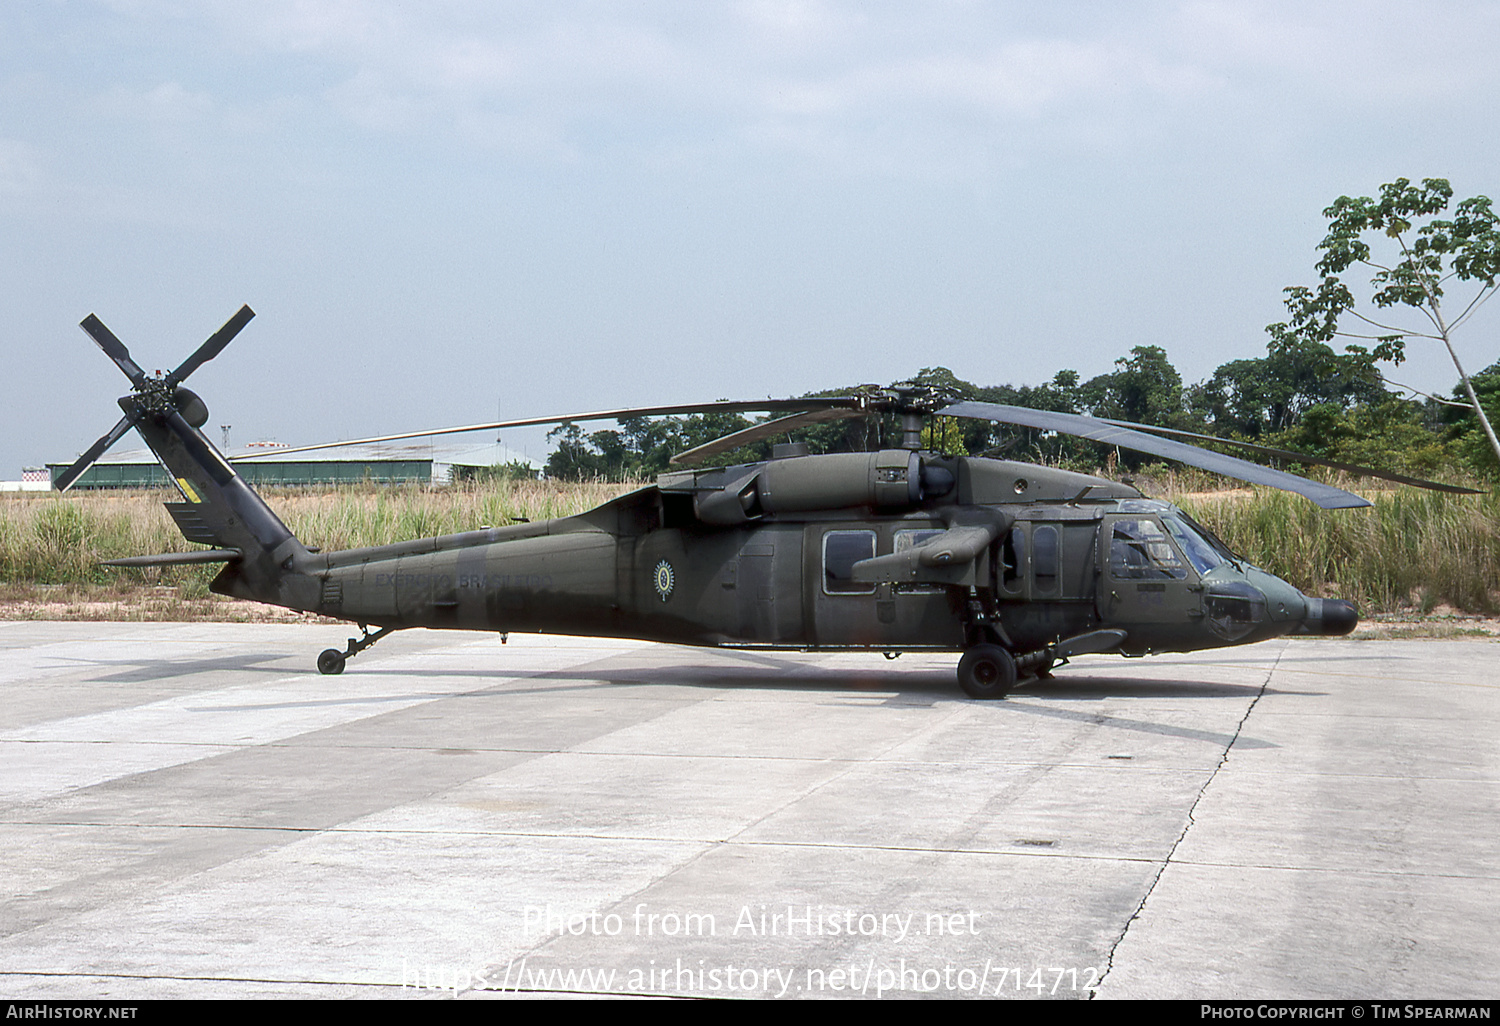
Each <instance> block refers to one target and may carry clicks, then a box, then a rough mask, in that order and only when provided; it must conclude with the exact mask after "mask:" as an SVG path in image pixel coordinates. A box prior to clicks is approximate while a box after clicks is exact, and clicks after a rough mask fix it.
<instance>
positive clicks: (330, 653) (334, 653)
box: [318, 648, 344, 673]
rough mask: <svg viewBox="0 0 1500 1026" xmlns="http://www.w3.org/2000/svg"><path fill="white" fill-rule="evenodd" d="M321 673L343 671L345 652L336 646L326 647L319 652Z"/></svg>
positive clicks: (319, 670) (319, 669)
mask: <svg viewBox="0 0 1500 1026" xmlns="http://www.w3.org/2000/svg"><path fill="white" fill-rule="evenodd" d="M318 672H319V673H343V672H344V653H342V652H340V651H339V650H338V649H336V648H325V649H324V650H323V651H322V652H319V653H318Z"/></svg>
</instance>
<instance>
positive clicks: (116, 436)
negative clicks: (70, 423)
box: [54, 417, 135, 492]
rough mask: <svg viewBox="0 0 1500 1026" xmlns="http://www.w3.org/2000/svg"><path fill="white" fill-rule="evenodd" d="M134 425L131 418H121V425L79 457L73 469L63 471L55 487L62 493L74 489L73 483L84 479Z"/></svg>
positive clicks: (110, 430)
mask: <svg viewBox="0 0 1500 1026" xmlns="http://www.w3.org/2000/svg"><path fill="white" fill-rule="evenodd" d="M134 424H135V422H134V421H133V420H131V419H130V418H129V417H121V418H120V423H118V424H116V425H115V426H114V427H112V428H110V429H109V433H108V434H106V435H105V436H104V437H102V438H100V439H99V440H98V441H97V442H95V443H94V444H93V445H91V446H89V450H88V452H86V453H84V454H83V455H82V456H80V457H78V459H77V461H76V462H75V463H74V464H73V465H72V466H71V467H69V468H68V469H67V470H65V471H63V473H62V476H61V477H59V478H58V479H57V481H56V483H55V485H54V487H56V488H57V490H58V491H60V492H65V491H67V490H68V489H69V488H71V487H73V482H74V481H77V480H78V479H79V478H80V477H82V476H83V472H84V471H86V470H88V469H89V467H90V466H91V465H92V464H93V462H94V461H95V460H97V459H98V458H99V457H100V456H103V455H104V453H105V451H106V450H107V449H108V448H109V447H110V446H111V445H114V444H115V443H116V442H118V441H119V440H120V436H121V435H123V434H125V432H127V431H129V430H130V429H131V427H132V426H133V425H134Z"/></svg>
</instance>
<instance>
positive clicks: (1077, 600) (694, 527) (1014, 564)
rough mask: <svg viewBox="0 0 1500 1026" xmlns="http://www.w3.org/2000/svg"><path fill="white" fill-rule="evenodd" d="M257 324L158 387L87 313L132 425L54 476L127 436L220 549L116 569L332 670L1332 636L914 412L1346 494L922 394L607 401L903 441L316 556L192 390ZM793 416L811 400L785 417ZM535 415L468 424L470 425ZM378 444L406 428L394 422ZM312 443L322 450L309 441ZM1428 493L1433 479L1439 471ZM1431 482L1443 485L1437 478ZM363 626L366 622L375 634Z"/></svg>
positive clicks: (1255, 573) (970, 662)
mask: <svg viewBox="0 0 1500 1026" xmlns="http://www.w3.org/2000/svg"><path fill="white" fill-rule="evenodd" d="M253 316H254V314H253V312H252V311H251V310H250V308H249V307H244V308H242V309H241V310H240V311H239V313H237V314H236V315H235V316H234V317H233V318H231V319H230V321H229V322H228V323H226V324H225V325H224V327H222V328H221V329H219V331H218V332H216V333H215V334H214V335H213V336H211V337H210V338H209V339H208V340H207V341H206V342H205V343H204V344H203V345H202V346H200V347H199V348H198V349H197V350H196V351H195V352H194V353H193V354H192V355H191V356H190V357H189V358H188V359H187V360H186V361H184V363H183V364H182V365H181V366H179V367H178V368H177V369H176V370H174V371H172V372H171V373H170V374H166V375H161V374H158V375H156V376H150V375H147V374H146V373H145V372H144V371H143V370H142V369H141V368H140V366H139V365H138V364H136V363H135V361H134V360H133V359H132V358H131V356H130V353H129V351H128V349H126V347H125V346H124V344H123V343H121V342H120V341H119V339H117V338H115V336H114V335H113V334H112V333H111V332H110V331H109V329H108V328H106V327H105V326H104V325H103V324H102V323H101V322H100V321H99V320H98V318H96V317H94V316H93V315H90V316H89V317H88V318H85V320H84V322H83V324H82V327H83V328H84V330H85V332H87V333H88V334H89V336H90V337H91V338H93V340H94V341H95V342H96V343H97V344H98V345H99V347H100V348H101V349H102V350H103V351H104V352H105V354H106V355H108V356H109V357H110V358H111V359H112V360H113V361H114V362H115V364H116V365H117V366H118V367H119V368H120V370H121V371H122V372H123V373H124V374H125V375H126V377H127V378H129V379H130V382H131V385H132V392H131V394H130V395H127V396H124V397H122V398H121V399H120V400H119V405H120V408H121V410H122V411H123V413H124V417H123V419H121V420H120V422H119V423H118V424H116V425H115V426H114V428H112V429H111V430H110V431H109V432H108V433H107V434H105V435H104V436H103V437H102V438H100V439H99V440H98V441H97V442H95V443H94V445H93V446H92V447H91V448H90V449H89V450H88V451H87V452H85V453H84V454H83V455H82V456H80V457H79V459H78V461H77V462H76V463H75V464H74V465H73V466H72V467H70V468H69V469H68V470H67V471H66V472H65V473H64V474H63V475H62V476H61V477H60V478H59V479H58V487H59V488H64V489H65V488H66V487H68V486H69V485H71V484H72V483H73V482H74V481H76V480H77V479H78V477H79V476H80V475H81V474H82V473H83V472H84V471H85V470H86V469H87V468H88V466H89V465H90V464H91V463H92V462H93V461H94V460H96V459H97V458H98V457H99V456H100V455H101V454H102V453H103V452H104V451H105V450H106V449H108V448H109V446H110V445H112V444H113V443H114V442H115V441H116V440H117V439H118V438H120V437H121V436H122V435H123V434H125V433H126V432H127V431H128V430H130V429H131V428H134V429H136V430H137V431H139V432H140V434H141V437H142V438H143V439H145V441H146V444H147V445H148V446H150V447H151V449H152V451H153V452H154V453H155V454H156V456H157V458H158V459H160V460H161V462H162V464H163V465H164V466H165V467H166V468H167V469H168V471H169V472H170V473H171V475H172V478H173V480H174V482H175V483H176V485H177V488H178V491H179V492H180V493H181V496H182V501H181V502H174V503H168V504H167V509H168V511H169V512H170V514H171V515H172V518H173V519H174V520H175V521H176V523H177V526H178V527H179V529H180V530H181V531H182V533H183V535H184V537H186V538H187V539H188V540H189V541H192V542H195V543H199V544H203V545H208V546H212V548H207V549H200V550H197V551H194V552H188V553H169V554H164V555H147V556H134V557H129V558H125V559H117V560H110V561H108V562H109V564H111V565H115V566H166V565H172V564H183V563H212V562H221V563H223V564H224V566H223V570H222V571H220V573H219V575H218V576H217V577H216V578H215V579H214V581H213V583H212V585H211V587H212V589H213V590H214V591H215V592H218V593H220V594H224V595H232V596H236V597H239V598H244V599H250V600H253V601H257V602H267V603H272V604H275V605H280V606H286V607H288V608H291V609H298V610H305V611H307V612H314V613H321V614H324V615H327V616H331V617H337V618H340V619H343V620H348V621H351V622H353V623H357V624H359V625H360V626H361V628H362V629H363V630H364V637H363V638H362V639H352V638H351V639H350V641H349V647H348V648H347V650H345V651H342V652H340V651H339V650H337V649H329V650H327V651H325V652H323V653H322V655H320V656H319V657H318V668H319V669H320V670H321V671H322V672H324V673H340V672H342V671H343V669H344V664H345V661H346V660H347V659H348V658H350V657H352V656H354V655H357V654H358V653H359V652H361V651H363V650H364V649H365V648H368V647H369V646H370V645H372V644H374V643H375V642H376V641H377V640H379V638H381V637H383V636H384V635H385V634H387V633H389V632H390V631H392V630H399V629H402V628H407V627H433V628H449V629H460V630H482V631H496V632H500V633H502V634H509V633H512V632H537V633H551V634H574V635H593V636H604V637H619V638H639V639H643V640H649V641H662V642H672V643H676V644H685V645H714V646H738V647H750V648H783V649H809V650H826V649H868V650H876V651H881V652H886V653H888V654H892V653H899V652H903V651H908V650H940V651H961V652H963V653H964V655H963V658H962V659H961V660H960V662H959V666H958V677H959V683H960V684H961V685H962V686H963V688H964V690H965V691H967V692H968V693H969V694H970V695H972V696H974V697H977V698H998V697H1001V696H1003V695H1004V694H1005V692H1006V691H1007V690H1009V688H1010V687H1011V686H1012V685H1014V683H1015V682H1016V680H1017V678H1018V676H1019V675H1021V674H1026V675H1045V674H1046V673H1047V672H1048V670H1049V668H1050V667H1052V666H1053V665H1054V664H1056V663H1057V662H1058V661H1060V660H1061V661H1066V660H1067V659H1068V658H1069V657H1071V656H1074V655H1080V654H1084V653H1093V652H1118V653H1121V654H1124V655H1144V654H1146V653H1148V652H1185V651H1193V650H1196V649H1204V648H1215V647H1219V646H1224V645H1238V644H1245V643H1248V642H1253V641H1259V640H1262V639H1265V638H1272V637H1276V636H1278V635H1282V634H1288V633H1303V634H1344V633H1347V632H1348V631H1350V630H1352V629H1353V627H1354V625H1355V623H1356V622H1357V615H1356V613H1355V610H1354V607H1353V606H1351V605H1350V604H1348V603H1347V602H1340V601H1336V600H1324V599H1317V598H1308V597H1306V596H1304V595H1302V594H1301V593H1300V592H1299V591H1297V589H1296V588H1294V587H1292V586H1291V585H1290V584H1288V583H1286V582H1285V581H1282V580H1280V579H1279V578H1277V577H1275V576H1273V575H1271V574H1269V573H1266V572H1265V571H1263V570H1260V569H1258V568H1256V567H1253V566H1250V565H1249V564H1247V563H1246V562H1245V561H1244V560H1243V559H1241V558H1239V557H1237V556H1235V555H1234V553H1232V552H1231V551H1230V550H1229V549H1228V547H1226V546H1225V545H1224V544H1223V543H1222V542H1220V541H1219V540H1218V539H1216V538H1215V537H1214V536H1213V534H1212V533H1211V532H1209V531H1207V530H1206V529H1204V528H1203V527H1201V526H1200V525H1198V524H1195V523H1194V522H1193V521H1192V520H1191V519H1190V518H1189V517H1188V516H1186V515H1185V514H1184V513H1182V511H1181V510H1178V509H1176V508H1175V507H1173V506H1171V505H1169V504H1167V503H1164V502H1158V501H1155V500H1151V499H1147V498H1145V497H1143V496H1142V495H1141V494H1140V492H1138V491H1137V490H1136V489H1135V488H1133V487H1131V486H1130V485H1126V484H1121V483H1117V482H1113V481H1108V480H1105V479H1103V478H1099V477H1091V476H1088V475H1083V474H1075V473H1071V472H1068V471H1063V470H1056V469H1052V468H1047V467H1039V466H1034V465H1032V464H1024V463H1010V462H1003V461H999V460H991V459H985V458H980V457H969V456H945V455H941V454H937V453H932V452H925V451H922V450H921V437H922V421H923V415H924V413H932V412H935V413H938V414H940V415H943V416H956V417H963V418H971V419H980V420H984V419H988V420H993V421H996V422H1002V423H1010V424H1016V425H1023V426H1026V427H1030V428H1032V429H1035V430H1043V431H1062V432H1067V433H1070V434H1074V435H1078V436H1079V437H1085V438H1090V439H1094V440H1095V441H1099V442H1103V443H1105V444H1113V445H1128V446H1129V447H1130V448H1134V449H1137V450H1139V451H1142V452H1149V453H1154V454H1156V455H1159V456H1164V457H1168V458H1172V459H1178V460H1182V461H1183V462H1187V463H1190V464H1191V465H1193V466H1198V467H1202V468H1204V469H1208V470H1212V471H1214V472H1216V473H1225V474H1230V475H1233V476H1237V477H1239V478H1241V479H1243V480H1247V481H1252V482H1255V483H1259V484H1270V485H1274V486H1276V487H1281V488H1286V489H1288V490H1291V491H1296V492H1299V493H1301V494H1303V495H1306V496H1307V497H1308V498H1310V499H1312V500H1313V501H1314V502H1317V503H1318V504H1319V505H1321V506H1324V507H1325V508H1331V509H1336V508H1347V507H1351V506H1358V505H1368V502H1366V501H1365V500H1364V499H1362V498H1360V497H1359V496H1357V495H1353V494H1352V493H1349V492H1345V491H1343V490H1342V489H1339V488H1335V487H1333V486H1331V485H1327V484H1323V483H1320V482H1314V481H1309V480H1307V479H1304V478H1299V477H1297V476H1295V475H1291V474H1287V473H1285V472H1283V471H1277V470H1272V469H1270V468H1266V467H1261V466H1257V465H1255V464H1250V463H1247V462H1245V461H1243V460H1239V459H1237V458H1235V457H1229V456H1224V455H1222V454H1220V453H1214V452H1209V451H1207V450H1204V449H1202V448H1199V447H1195V446H1191V445H1187V444H1184V443H1182V442H1177V441H1172V440H1168V439H1163V438H1159V437H1154V436H1150V435H1148V434H1145V433H1143V432H1142V431H1141V430H1137V429H1139V428H1142V427H1144V426H1143V425H1126V424H1122V423H1119V422H1107V421H1101V420H1098V419H1095V418H1090V417H1084V416H1080V415H1077V414H1068V413H1057V412H1052V411H1045V410H1031V409H1026V408H1020V407H1010V406H1003V405H999V404H994V403H975V402H957V403H952V402H950V400H949V399H947V398H944V397H941V396H934V395H928V394H926V393H925V392H923V390H921V389H916V388H914V389H896V390H893V391H889V392H878V393H861V394H857V395H850V396H842V397H821V398H805V399H798V400H771V401H768V402H766V403H760V402H747V403H721V404H711V405H710V406H697V407H657V408H652V409H649V410H640V409H637V410H629V411H605V412H600V413H593V414H586V415H581V416H580V417H578V418H566V419H570V420H571V419H596V420H597V419H618V418H619V417H621V416H625V415H632V416H634V415H642V414H668V413H674V412H684V411H688V410H719V411H731V410H779V411H786V410H791V411H793V412H792V414H791V415H790V416H787V417H784V418H782V419H780V420H775V421H769V422H764V423H761V424H758V425H753V426H751V427H749V428H746V429H743V430H741V431H738V432H735V433H733V434H731V435H727V436H724V437H723V438H720V439H716V440H714V441H712V442H709V443H706V444H705V445H702V446H699V447H698V448H697V449H694V450H690V451H689V452H688V453H680V454H678V456H676V457H674V459H675V460H678V461H682V462H689V463H690V462H694V461H696V462H702V461H703V460H704V459H706V458H708V457H709V456H711V455H713V454H717V453H720V452H725V451H730V450H733V449H735V448H737V447H739V446H743V445H746V444H750V443H752V442H755V441H762V440H765V439H769V438H771V437H775V436H777V435H779V434H782V433H784V432H786V431H790V430H792V429H794V428H795V427H797V426H805V425H808V424H812V423H821V422H825V421H829V420H833V419H841V418H847V417H853V416H869V415H873V414H878V413H881V412H882V411H884V412H888V413H893V414H895V415H897V416H898V417H899V420H900V428H901V432H900V433H901V447H900V448H889V449H882V450H880V451H877V452H858V453H837V454H826V455H816V456H814V455H808V454H807V453H806V451H805V448H804V449H799V447H796V446H787V447H778V451H777V453H776V456H775V458H772V459H770V460H766V461H763V462H759V463H750V464H743V465H739V466H732V467H723V468H715V469H707V470H683V471H676V472H672V473H668V474H664V475H662V476H661V477H660V478H659V479H658V481H657V483H656V484H655V485H653V486H650V487H647V488H642V489H639V490H637V491H634V492H631V493H630V494H628V495H623V496H621V497H620V498H618V499H615V500H613V501H612V502H607V503H605V504H604V505H602V506H600V507H598V508H597V509H593V510H590V511H589V512H587V513H581V514H579V515H577V516H572V517H564V518H561V519H558V520H550V521H546V522H543V523H520V524H513V525H510V526H506V527H486V528H480V529H478V530H475V531H469V532H465V533H462V534H454V535H447V536H444V537H440V538H423V539H418V540H414V541H408V542H400V543H397V544H394V545H383V546H378V547H374V548H367V549H352V550H348V551H342V552H322V551H319V550H317V549H315V548H308V547H307V546H306V545H304V544H303V542H302V541H301V540H299V539H298V538H296V537H295V536H294V535H293V534H292V532H291V531H290V530H289V529H288V528H287V527H286V525H285V524H284V523H282V521H281V520H280V518H278V517H277V516H276V514H275V512H274V511H272V510H271V508H270V507H269V506H268V505H266V503H265V501H264V500H263V499H262V498H261V497H260V496H259V495H258V494H256V492H255V491H254V490H253V489H252V488H250V486H249V485H247V484H246V483H245V481H244V480H243V479H242V478H241V477H240V476H239V474H238V473H236V472H235V470H234V468H233V467H232V466H231V465H230V463H229V461H228V460H226V459H225V458H224V456H223V455H222V454H221V453H220V452H219V451H218V450H217V449H216V448H215V447H214V446H213V444H212V443H211V442H210V441H209V440H208V439H207V438H206V437H205V436H204V435H203V433H202V432H201V431H200V430H199V429H200V428H201V427H202V426H203V424H204V423H206V422H207V419H208V408H207V406H206V405H204V403H203V401H202V400H201V399H199V397H198V396H196V395H195V394H193V393H192V392H190V391H188V390H187V389H186V388H184V387H183V386H182V382H183V381H184V380H185V379H186V378H187V377H188V376H189V375H190V374H192V373H193V371H194V370H196V369H197V368H198V367H200V366H202V365H203V364H204V363H205V362H207V361H208V360H211V359H213V358H214V357H215V356H216V355H217V354H218V353H219V352H221V351H222V350H223V349H224V347H225V346H226V345H228V343H229V341H230V340H231V339H232V338H233V337H234V335H235V333H237V332H238V331H239V330H240V329H241V328H242V327H243V326H244V325H245V324H246V323H247V322H248V321H249V320H250V318H251V317H253ZM798 411H800V412H798ZM543 422H551V421H549V420H547V419H541V420H535V421H514V422H506V423H503V424H490V425H470V426H469V427H466V428H460V429H453V430H477V429H479V428H486V429H487V428H495V427H502V426H519V425H521V424H527V423H543ZM390 437H392V438H396V437H405V436H390ZM313 448H321V447H320V446H315V447H313ZM1429 484H1430V483H1429ZM1433 486H1434V487H1443V488H1446V487H1449V486H1442V485H1433ZM371 627H374V628H376V630H375V632H374V633H371V632H370V630H369V628H371Z"/></svg>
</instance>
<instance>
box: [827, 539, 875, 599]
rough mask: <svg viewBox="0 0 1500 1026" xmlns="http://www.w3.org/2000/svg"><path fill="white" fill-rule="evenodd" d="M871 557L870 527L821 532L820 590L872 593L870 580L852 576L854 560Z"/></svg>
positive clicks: (872, 551) (872, 588) (839, 593)
mask: <svg viewBox="0 0 1500 1026" xmlns="http://www.w3.org/2000/svg"><path fill="white" fill-rule="evenodd" d="M874 557H875V532H874V531H829V532H828V533H827V534H825V535H824V536H823V592H824V594H827V595H873V594H875V585H874V583H873V582H871V581H856V580H855V579H854V564H855V563H858V562H859V561H860V560H862V559H873V558H874Z"/></svg>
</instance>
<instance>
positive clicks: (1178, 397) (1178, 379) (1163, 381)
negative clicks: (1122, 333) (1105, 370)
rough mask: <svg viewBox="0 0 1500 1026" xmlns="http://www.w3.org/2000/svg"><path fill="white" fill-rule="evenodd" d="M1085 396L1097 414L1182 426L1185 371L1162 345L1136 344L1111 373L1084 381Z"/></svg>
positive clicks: (1099, 415)
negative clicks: (1181, 370)
mask: <svg viewBox="0 0 1500 1026" xmlns="http://www.w3.org/2000/svg"><path fill="white" fill-rule="evenodd" d="M1082 396H1083V400H1084V402H1085V403H1086V404H1087V405H1088V406H1089V407H1090V408H1091V412H1092V413H1093V414H1094V416H1096V417H1106V418H1109V419H1111V420H1129V421H1134V422H1135V423H1137V424H1154V425H1156V426H1158V427H1180V426H1182V425H1181V423H1180V422H1181V420H1182V413H1183V405H1182V398H1183V396H1182V375H1181V374H1179V373H1178V372H1177V368H1176V367H1173V366H1172V361H1171V360H1169V359H1167V351H1166V350H1165V349H1163V348H1162V347H1161V346H1136V347H1135V348H1134V349H1132V350H1131V351H1130V355H1129V356H1122V357H1120V358H1119V359H1118V360H1116V361H1115V369H1114V371H1113V372H1112V373H1110V374H1101V375H1099V376H1098V377H1096V378H1091V379H1089V380H1088V381H1087V382H1085V383H1084V385H1083V387H1082Z"/></svg>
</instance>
